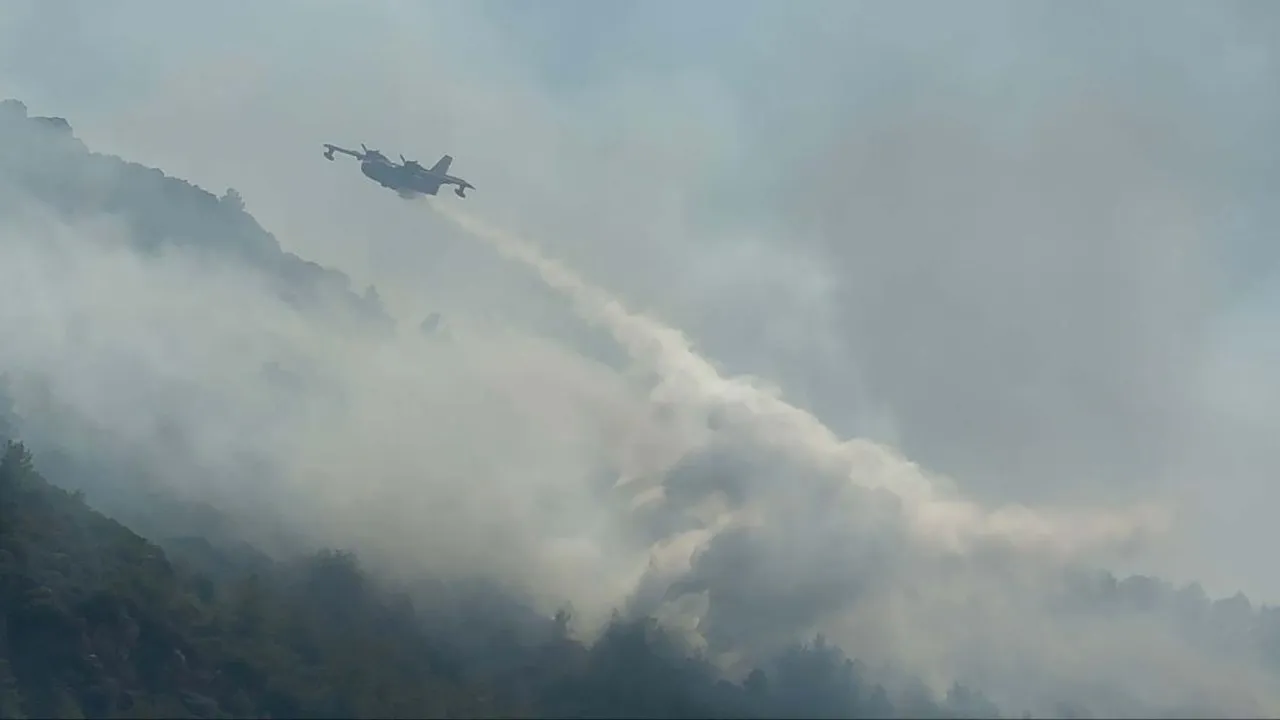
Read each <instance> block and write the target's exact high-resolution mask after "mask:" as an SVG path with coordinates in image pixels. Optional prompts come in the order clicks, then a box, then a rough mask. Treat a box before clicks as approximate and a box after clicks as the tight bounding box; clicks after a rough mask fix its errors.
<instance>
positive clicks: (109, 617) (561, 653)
mask: <svg viewBox="0 0 1280 720" xmlns="http://www.w3.org/2000/svg"><path fill="white" fill-rule="evenodd" d="M176 545H177V546H178V547H175V548H172V549H171V550H170V551H169V552H166V551H165V550H164V549H161V548H160V547H158V546H156V545H154V544H152V543H151V542H148V541H147V540H145V539H144V538H142V537H139V536H138V535H137V534H135V533H133V532H132V531H130V530H129V529H128V528H126V527H124V526H122V525H120V524H119V523H117V522H115V521H113V520H110V519H108V518H106V517H104V516H103V515H101V514H99V513H97V512H96V511H94V510H93V509H92V508H90V507H88V506H87V505H86V504H85V502H84V500H83V498H82V497H80V496H79V495H77V494H71V493H68V492H66V491H63V490H60V489H58V488H56V487H53V486H52V485H50V484H49V483H48V482H46V481H45V480H44V478H43V477H41V476H40V474H39V473H38V471H37V469H36V467H35V463H34V462H33V459H32V457H31V454H30V453H29V451H28V450H27V449H26V448H25V447H23V446H22V445H21V444H18V443H13V442H10V443H9V444H8V445H7V446H6V448H5V452H4V456H3V460H0V608H2V609H3V610H2V615H0V716H2V717H9V718H22V717H157V718H161V717H168V718H171V717H459V716H462V717H487V716H503V717H552V716H554V717H671V718H677V717H713V716H714V717H778V716H787V717H886V716H891V715H895V714H903V715H907V716H911V717H922V716H931V717H944V716H953V715H954V714H956V713H961V714H972V715H975V716H989V715H990V714H991V713H992V712H993V710H992V709H991V708H990V707H989V706H988V705H987V704H986V703H985V701H983V700H982V698H981V697H980V696H977V695H974V694H973V693H969V692H967V691H965V690H963V689H960V688H957V689H956V690H955V692H954V693H953V694H952V696H951V697H950V698H949V703H950V704H949V705H948V706H947V707H945V709H944V708H941V707H938V706H937V705H935V704H934V703H932V702H931V701H929V700H928V699H927V698H925V697H920V698H919V699H918V703H919V704H917V705H914V706H912V707H909V708H902V709H901V712H899V713H895V710H894V708H893V706H892V705H891V704H890V703H889V700H888V698H887V696H886V694H885V692H884V690H883V689H881V688H878V687H872V686H868V685H867V684H865V683H864V682H863V681H862V680H861V679H860V677H859V671H858V667H857V665H856V664H855V663H853V662H851V661H850V660H848V659H846V658H845V657H844V656H843V654H842V653H841V652H840V651H839V650H838V649H836V648H834V647H831V646H829V645H826V644H824V643H823V642H822V641H821V640H820V639H819V640H818V641H817V642H816V643H814V644H812V645H808V646H805V647H797V648H796V649H795V650H794V651H793V652H791V653H789V654H787V655H786V656H784V657H782V658H779V659H778V661H777V663H776V666H775V667H774V668H769V669H766V670H759V671H756V672H754V673H752V674H751V675H750V676H749V677H748V678H747V681H746V682H745V683H744V684H736V683H729V682H725V681H722V680H719V679H718V678H717V675H716V673H715V672H714V670H713V669H712V668H711V667H710V666H709V665H707V664H706V663H704V662H702V661H699V660H697V659H696V658H693V657H691V656H689V655H688V654H687V653H686V652H684V651H682V650H681V649H680V647H679V645H678V643H676V642H675V641H674V640H673V639H672V638H669V637H667V636H666V635H665V634H664V633H663V632H662V631H661V630H660V629H659V628H658V627H656V626H655V625H654V624H653V623H652V622H651V621H647V620H643V619H639V620H623V619H621V618H619V619H617V620H616V621H615V622H614V623H613V624H612V625H611V626H610V627H609V628H608V629H607V630H606V632H605V633H604V635H603V636H602V637H601V638H600V639H599V640H597V641H596V642H595V643H594V644H592V645H590V646H585V645H583V644H581V643H579V642H577V641H575V640H573V639H572V638H571V637H570V636H569V635H568V627H567V626H568V623H569V620H570V618H569V616H568V615H567V614H565V613H561V614H559V615H557V616H556V617H555V618H549V619H545V618H538V617H536V616H533V615H531V614H529V613H528V611H524V610H523V609H522V608H520V607H519V606H518V605H515V604H505V603H504V602H503V600H502V599H501V598H500V597H488V598H483V599H480V598H477V597H475V596H472V595H470V593H482V592H486V591H485V590H484V589H482V588H475V589H473V590H465V591H462V593H460V594H459V593H458V591H457V590H454V591H448V590H445V589H444V588H437V589H438V590H439V594H438V595H436V596H435V597H425V598H424V599H423V600H417V601H415V599H414V598H413V597H412V596H410V595H409V594H406V593H405V592H394V591H390V590H388V589H384V588H381V587H379V584H378V583H377V582H376V581H375V580H374V579H373V578H371V577H370V576H369V575H368V574H366V573H365V572H364V571H363V570H362V569H361V567H360V565H359V562H358V561H357V559H356V558H355V557H354V556H353V555H351V554H349V553H343V552H334V551H328V550H326V551H321V552H318V553H315V554H313V555H310V556H308V557H303V558H298V559H296V560H292V561H288V562H274V561H270V560H266V559H263V558H259V559H258V561H257V562H248V561H246V560H244V559H238V558H235V557H233V556H230V555H228V554H227V553H224V552H222V551H220V550H218V549H217V548H216V547H215V546H214V544H212V543H210V542H209V541H207V540H203V539H198V538H195V539H189V540H188V541H186V542H185V543H176ZM420 592H422V593H425V592H426V591H425V590H424V591H420ZM420 597H422V596H421V595H420ZM419 603H424V604H425V607H424V608H423V609H421V610H419V609H418V608H417V607H415V605H416V604H419Z"/></svg>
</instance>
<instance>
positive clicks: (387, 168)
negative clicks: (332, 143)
mask: <svg viewBox="0 0 1280 720" xmlns="http://www.w3.org/2000/svg"><path fill="white" fill-rule="evenodd" d="M360 172H362V173H364V175H365V177H367V178H369V179H370V180H373V181H374V182H376V183H378V184H379V185H381V186H382V187H385V188H387V189H390V190H395V191H396V192H398V193H401V194H405V193H412V194H418V195H435V194H436V193H437V192H439V191H440V186H441V185H443V184H445V183H456V182H457V178H454V177H452V176H449V175H435V174H432V173H429V172H427V173H412V172H406V171H405V169H404V168H403V167H400V166H397V165H389V164H386V163H379V162H369V161H365V162H362V163H360Z"/></svg>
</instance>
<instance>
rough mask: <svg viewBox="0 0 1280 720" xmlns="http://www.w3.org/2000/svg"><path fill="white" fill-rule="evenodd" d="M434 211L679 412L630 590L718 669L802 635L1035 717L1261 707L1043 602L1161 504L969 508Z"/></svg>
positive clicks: (1230, 681)
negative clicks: (625, 360) (578, 321)
mask: <svg viewBox="0 0 1280 720" xmlns="http://www.w3.org/2000/svg"><path fill="white" fill-rule="evenodd" d="M432 206H433V207H434V208H435V209H436V210H437V211H438V212H440V213H441V214H443V215H445V216H446V217H448V218H449V219H450V220H451V221H453V222H455V223H457V224H458V226H459V227H461V228H462V229H464V230H465V231H467V232H468V233H471V234H472V235H473V236H474V237H476V238H478V239H480V240H482V241H484V242H486V243H488V244H489V245H491V246H492V247H493V248H494V249H495V250H497V251H498V252H499V253H501V254H502V255H504V256H505V257H507V258H509V259H512V260H515V261H518V262H520V263H522V264H524V265H525V266H527V267H528V268H529V269H531V270H532V271H534V272H536V273H537V274H538V275H539V277H541V278H542V279H543V281H544V282H546V283H547V284H548V285H549V286H550V287H552V288H555V289H556V290H558V291H560V292H562V293H564V294H565V295H567V296H568V297H569V298H570V300H571V301H572V303H573V305H574V308H575V309H576V311H577V312H578V313H580V315H581V316H582V317H583V319H584V320H586V321H588V322H592V323H598V324H600V325H602V326H604V327H606V328H607V329H608V330H609V331H610V332H611V333H612V334H613V336H614V337H615V338H616V339H617V341H618V342H619V343H621V344H622V345H624V346H625V347H626V348H627V349H628V351H629V352H630V354H631V356H632V357H633V359H634V360H635V361H636V363H637V364H639V365H641V366H642V367H643V368H645V369H646V370H648V371H649V372H651V373H652V374H654V375H656V376H657V378H658V379H657V381H656V383H655V386H654V388H653V390H652V393H651V399H652V400H653V401H654V402H656V403H659V404H661V405H663V406H666V407H670V408H672V415H674V416H676V417H679V418H681V421H680V422H681V425H682V427H683V428H684V430H685V432H684V433H683V434H682V437H684V438H685V439H686V440H687V441H688V443H689V444H688V446H687V451H686V452H687V454H685V455H684V456H683V457H682V458H680V459H679V460H678V462H677V463H676V464H675V466H674V467H667V466H664V467H661V468H651V469H652V470H653V471H654V477H653V478H651V479H652V480H653V483H654V485H655V486H656V493H655V494H656V496H657V497H656V498H654V502H652V503H650V504H648V505H643V506H642V510H647V511H649V512H650V513H651V514H650V516H648V518H647V519H650V520H652V517H653V515H655V514H656V515H660V514H661V511H658V510H657V509H656V507H658V506H661V505H662V504H663V503H662V501H663V500H665V501H666V504H667V505H669V506H672V507H669V508H668V510H667V512H669V513H672V514H676V515H684V516H685V521H684V522H683V523H680V522H674V523H669V524H668V525H667V526H666V527H668V528H669V532H668V533H667V534H665V535H663V534H662V533H661V531H655V532H657V533H658V535H659V537H656V538H655V540H656V541H655V543H654V545H653V547H652V549H651V558H650V568H649V571H648V572H647V574H646V575H645V577H644V578H642V580H641V582H640V584H639V586H638V587H637V588H636V589H635V591H634V593H633V595H632V597H631V603H632V607H633V609H635V610H637V611H642V612H650V613H654V614H656V615H658V616H659V617H663V618H665V619H667V620H668V621H669V622H671V623H672V624H674V625H678V626H681V627H684V628H686V629H688V630H690V631H691V632H692V634H693V635H694V637H695V642H699V643H703V644H704V646H705V647H706V648H707V649H708V650H710V651H711V652H712V654H713V655H717V656H718V657H719V658H720V659H721V660H722V661H723V662H725V663H726V664H727V666H728V667H729V668H731V669H732V668H733V667H734V661H735V660H739V659H744V658H746V659H750V658H751V657H753V656H754V657H758V656H759V654H760V653H766V652H768V651H771V650H776V649H777V648H778V647H779V646H780V645H782V644H785V643H787V642H792V641H794V640H795V639H797V638H798V637H802V636H804V635H805V634H806V633H811V632H815V631H819V632H823V633H825V634H827V635H828V636H829V637H833V638H835V639H837V641H839V642H841V643H842V644H845V645H846V646H849V647H852V648H855V649H856V650H857V651H858V653H859V656H860V657H862V658H864V659H867V660H870V661H872V662H875V663H887V664H888V665H889V666H896V667H905V668H909V669H910V670H911V671H913V672H918V673H923V676H924V677H925V678H926V679H927V680H928V681H930V682H931V683H933V684H934V685H935V689H936V690H944V689H945V687H946V684H947V683H950V682H953V681H956V680H964V681H969V682H975V683H977V684H978V686H979V687H984V688H987V689H990V690H992V691H993V692H994V694H995V695H996V696H997V697H999V698H1000V699H1001V700H1003V701H1005V702H1006V703H1012V706H1013V707H1026V708H1035V709H1037V711H1039V712H1056V711H1057V710H1056V707H1060V706H1055V704H1054V703H1060V702H1069V701H1070V700H1071V699H1078V698H1085V697H1087V698H1089V699H1090V702H1093V703H1095V706H1096V707H1104V708H1106V711H1107V712H1112V713H1121V714H1123V713H1135V714H1143V713H1144V712H1148V711H1149V710H1148V708H1151V707H1181V708H1187V707H1202V706H1205V705H1204V704H1206V703H1207V706H1208V707H1225V708H1231V709H1232V711H1233V712H1239V713H1243V714H1246V715H1247V714H1254V713H1259V712H1263V711H1262V710H1261V709H1260V708H1261V707H1265V706H1267V705H1268V703H1271V702H1274V700H1275V696H1274V695H1273V694H1272V693H1273V692H1274V688H1273V685H1274V683H1273V682H1272V681H1271V680H1270V679H1269V678H1268V677H1267V676H1266V675H1265V674H1263V673H1261V672H1260V671H1259V670H1258V669H1257V668H1256V667H1255V666H1253V665H1251V663H1250V662H1249V661H1246V660H1243V659H1241V658H1239V657H1236V658H1234V659H1232V658H1227V657H1225V656H1218V655H1217V654H1216V653H1214V654H1210V653H1208V652H1206V651H1204V650H1203V649H1202V648H1198V647H1193V646H1192V645H1191V644H1188V643H1187V641H1186V640H1185V639H1184V638H1181V637H1180V636H1179V635H1178V633H1177V632H1176V631H1175V630H1174V626H1173V624H1172V623H1171V622H1170V621H1169V619H1168V618H1163V617H1161V618H1154V619H1152V618H1148V620H1146V621H1144V622H1134V621H1132V620H1131V619H1127V618H1116V617H1111V618H1108V617H1100V616H1088V617H1083V618H1081V617H1070V616H1062V615H1060V614H1059V613H1058V611H1057V610H1055V606H1056V605H1059V604H1061V603H1062V602H1063V600H1062V598H1063V597H1064V596H1063V593H1064V592H1065V590H1066V588H1067V584H1068V583H1069V581H1068V580H1067V574H1068V572H1070V569H1071V568H1073V567H1078V566H1079V565H1080V564H1081V563H1090V562H1105V558H1107V557H1110V558H1111V559H1115V558H1117V557H1120V556H1121V555H1123V553H1124V551H1125V550H1126V549H1131V548H1133V547H1135V546H1136V545H1138V544H1141V543H1142V541H1143V540H1148V539H1151V538H1152V536H1153V533H1158V531H1159V530H1160V529H1161V528H1163V527H1165V526H1166V523H1167V521H1168V517H1169V516H1168V514H1167V510H1166V509H1162V508H1157V507H1154V506H1152V507H1143V508H1137V509H1133V510H1129V511H1109V510H1092V511H1090V510H1076V511H1070V510H1066V509H1033V508H1028V507H1024V506H1004V507H998V508H995V509H987V508H984V507H982V506H980V505H979V504H978V503H975V502H972V501H969V500H966V499H965V498H964V497H963V495H962V493H960V492H959V491H958V489H957V488H955V487H953V486H951V485H950V484H948V483H947V482H946V480H945V479H944V478H938V477H931V476H930V475H928V474H927V473H926V472H924V471H923V470H922V469H921V468H919V467H917V466H916V465H915V464H913V463H911V462H910V461H908V460H906V459H904V458H902V457H900V456H899V455H898V454H897V453H895V452H894V451H893V450H891V449H890V448H886V447H883V446H881V445H879V444H876V443H873V442H870V441H866V440H860V439H855V440H850V441H844V442H842V441H840V440H839V439H838V438H837V437H836V436H835V434H834V433H833V432H832V431H831V430H830V429H828V428H827V427H826V426H825V425H823V423H822V422H821V421H820V420H818V419H817V418H816V417H814V416H813V415H812V414H810V413H808V412H806V411H804V410H802V409H800V408H797V407H795V406H793V405H790V404H788V403H787V402H786V401H784V400H783V399H781V398H780V397H779V396H778V395H777V393H775V392H772V391H770V390H769V389H767V388H762V387H761V386H760V385H759V384H758V383H757V382H755V381H754V380H753V379H750V378H740V377H739V378H726V377H724V376H723V375H722V374H721V373H720V372H719V371H718V370H717V369H716V368H715V367H714V366H713V365H712V363H711V362H709V361H708V360H706V359H705V358H703V357H701V356H700V355H699V354H698V353H697V352H696V351H694V350H693V349H692V348H691V347H690V343H689V341H688V340H687V339H686V338H685V337H684V336H683V335H682V334H681V333H680V332H679V331H678V330H675V329H673V328H671V327H668V326H666V325H664V324H662V323H661V322H659V321H658V320H656V319H654V318H651V317H647V316H645V315H642V314H637V313H633V312H630V311H628V310H627V308H625V307H624V306H623V305H622V304H621V303H620V302H619V301H618V300H617V299H616V298H614V297H612V296H611V295H610V294H609V293H608V292H607V291H606V290H604V289H602V288H599V287H596V286H593V285H591V284H590V283H588V282H586V281H584V280H583V279H581V278H580V277H578V276H577V275H576V274H575V273H574V272H573V271H572V270H570V269H569V268H567V267H565V266H564V265H563V264H561V263H558V262H556V261H554V260H552V259H549V258H547V257H545V256H543V255H542V254H541V253H540V252H539V251H538V249H537V248H536V247H535V246H534V245H532V244H531V243H529V242H527V241H525V240H523V239H521V238H519V237H517V236H515V235H513V234H511V233H508V232H505V231H502V230H500V229H498V228H495V227H492V226H491V225H489V224H487V223H485V222H484V221H482V220H479V219H477V218H475V217H473V216H470V215H468V214H466V213H465V212H464V211H462V210H459V209H458V208H457V207H456V206H454V205H451V204H448V203H444V202H437V201H433V202H432ZM624 479H625V478H624ZM659 525H661V524H660V523H654V524H653V527H658V526H659ZM1156 647H1159V648H1160V651H1159V652H1157V653H1154V654H1152V655H1150V656H1148V655H1147V653H1148V652H1150V649H1151V648H1156ZM1050 648H1053V650H1050ZM1139 648H1141V649H1139ZM1068 649H1069V650H1070V655H1069V656H1064V655H1063V654H1062V653H1064V652H1066V651H1067V650H1068ZM743 667H745V665H744V666H743ZM1228 667H1229V668H1230V669H1229V670H1227V669H1225V668H1228ZM1117 687H1123V688H1124V689H1123V691H1122V692H1120V693H1119V694H1117V691H1116V688H1117ZM1117 697H1122V698H1123V699H1122V700H1116V699H1115V698H1117ZM1096 703H1102V705H1100V706H1099V705H1096Z"/></svg>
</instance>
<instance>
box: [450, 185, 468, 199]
mask: <svg viewBox="0 0 1280 720" xmlns="http://www.w3.org/2000/svg"><path fill="white" fill-rule="evenodd" d="M465 191H466V188H461V187H460V188H458V189H457V190H454V191H453V194H454V195H457V196H458V197H460V198H464V197H466V194H465Z"/></svg>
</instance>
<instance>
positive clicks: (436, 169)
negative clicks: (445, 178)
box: [431, 155, 453, 175]
mask: <svg viewBox="0 0 1280 720" xmlns="http://www.w3.org/2000/svg"><path fill="white" fill-rule="evenodd" d="M452 162H453V158H452V157H451V156H449V155H445V156H444V157H442V158H440V159H439V160H437V161H436V164H435V165H432V166H431V172H433V173H436V174H439V175H447V174H449V163H452Z"/></svg>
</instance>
